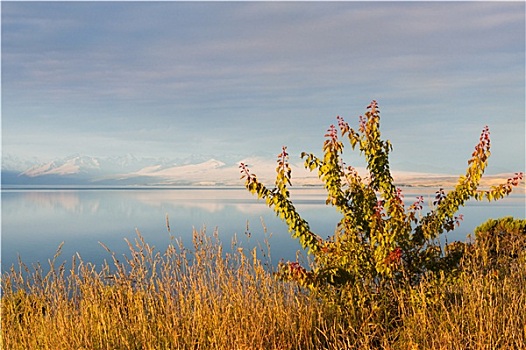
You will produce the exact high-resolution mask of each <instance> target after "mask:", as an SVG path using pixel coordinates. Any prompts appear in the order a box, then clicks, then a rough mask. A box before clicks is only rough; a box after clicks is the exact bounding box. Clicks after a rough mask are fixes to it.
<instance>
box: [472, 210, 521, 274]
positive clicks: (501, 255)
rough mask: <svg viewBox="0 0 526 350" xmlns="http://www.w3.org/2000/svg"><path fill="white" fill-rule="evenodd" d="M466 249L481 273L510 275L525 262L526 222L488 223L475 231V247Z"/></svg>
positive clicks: (500, 221)
mask: <svg viewBox="0 0 526 350" xmlns="http://www.w3.org/2000/svg"><path fill="white" fill-rule="evenodd" d="M469 249H470V250H471V251H472V252H473V253H474V254H476V256H477V262H478V265H479V266H478V267H479V268H482V269H483V271H485V272H491V273H493V274H496V275H501V276H503V275H507V274H509V272H510V269H512V268H514V266H515V265H516V264H517V263H518V262H519V260H522V261H526V220H521V219H514V218H513V217H511V216H508V217H504V218H500V219H489V220H488V221H486V222H485V223H483V224H482V225H480V226H478V227H477V228H476V229H475V243H474V244H473V245H472V246H470V247H469Z"/></svg>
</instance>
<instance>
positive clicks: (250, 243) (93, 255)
mask: <svg viewBox="0 0 526 350" xmlns="http://www.w3.org/2000/svg"><path fill="white" fill-rule="evenodd" d="M434 190H435V189H433V190H431V189H416V188H406V189H404V195H405V199H406V202H407V203H408V205H409V204H411V203H412V202H414V201H415V197H416V196H417V195H424V198H425V199H426V202H427V203H429V202H430V201H432V199H433V197H434ZM291 193H292V199H293V201H294V203H295V205H296V208H297V210H298V211H299V212H300V214H302V216H303V217H304V218H305V219H306V220H307V221H308V222H309V224H310V226H311V228H312V229H313V231H314V232H316V233H317V234H319V235H321V236H322V237H326V236H328V235H331V234H332V233H333V231H334V228H335V224H336V222H337V221H338V220H339V219H340V215H339V214H338V213H337V212H336V210H335V209H334V208H332V207H328V206H326V205H325V191H324V190H323V189H319V188H293V189H292V190H291ZM426 209H427V208H426V207H424V212H426ZM459 213H461V214H463V215H464V221H463V222H462V224H461V226H460V227H459V228H457V229H456V230H455V231H453V232H450V233H448V236H447V238H448V240H449V241H453V240H465V238H466V236H467V234H469V233H471V232H472V231H473V229H474V228H475V227H476V226H478V225H479V224H480V223H482V222H484V221H485V220H487V219H488V218H498V217H502V216H509V215H511V216H514V217H517V218H522V219H524V218H525V196H524V194H522V193H521V194H515V195H512V196H510V197H508V198H506V199H505V200H502V201H499V202H494V203H487V202H474V201H473V202H469V203H468V204H467V206H465V207H464V208H461V210H460V211H459ZM166 215H168V217H169V220H170V228H171V233H170V234H171V235H173V236H175V237H177V238H181V239H182V240H183V242H184V243H185V244H187V245H188V246H190V244H191V241H192V229H193V228H196V229H203V228H206V231H207V232H208V233H213V232H214V230H216V229H217V231H218V233H219V237H220V238H221V240H222V242H223V245H224V246H225V247H230V242H231V240H232V238H233V237H234V236H237V238H238V240H239V241H240V243H241V245H242V246H244V247H247V248H252V247H254V246H256V245H258V244H264V241H265V238H268V240H269V243H270V246H271V255H272V261H273V262H274V263H276V262H278V261H279V260H280V259H281V258H283V259H285V260H295V257H296V252H297V251H298V250H299V249H300V246H299V244H298V243H297V242H296V241H295V240H293V239H291V238H290V235H289V233H288V231H287V227H286V225H285V224H284V223H283V222H281V221H280V220H279V219H278V218H277V217H276V216H275V215H274V214H273V212H272V210H271V209H269V208H268V207H266V205H265V203H264V201H261V200H257V197H256V196H253V195H251V194H250V193H248V192H247V191H246V190H245V189H243V188H175V189H165V188H163V189H61V190H56V189H38V190H36V189H23V190H22V189H3V190H2V231H1V238H2V240H1V243H2V249H1V256H0V262H1V265H2V267H1V268H2V271H5V270H6V269H9V268H10V266H11V265H12V264H15V263H16V262H17V260H18V256H20V257H21V258H22V260H23V261H24V263H26V264H32V263H35V262H40V263H42V264H43V265H44V266H47V261H48V259H49V258H52V257H53V255H54V254H55V252H56V249H57V247H58V246H59V244H60V243H61V242H64V247H63V253H62V255H61V257H60V259H59V261H64V260H66V261H71V257H72V256H73V255H74V254H75V253H76V252H78V253H79V254H80V256H81V257H82V259H83V260H84V261H90V262H93V263H96V264H101V263H102V262H103V261H104V260H105V259H106V260H108V261H110V260H111V256H110V254H109V253H108V252H106V251H105V250H104V249H103V248H102V247H101V245H100V244H99V243H98V242H99V241H100V242H103V243H104V244H105V245H107V246H108V247H109V248H110V249H112V250H113V251H115V252H116V253H117V255H120V256H122V254H125V253H127V252H128V249H127V244H126V242H125V241H124V239H125V238H128V239H130V240H133V239H135V238H136V233H135V232H136V229H138V230H139V231H140V232H141V234H142V235H143V236H144V237H145V240H146V241H147V242H148V243H150V244H151V245H154V246H155V247H156V249H157V250H161V251H162V250H163V249H165V248H166V246H167V245H168V244H169V243H170V238H169V235H170V234H169V233H168V231H167V228H166ZM262 222H263V223H264V226H265V228H264V226H263V224H262ZM247 232H248V233H250V235H247ZM248 236H250V237H248Z"/></svg>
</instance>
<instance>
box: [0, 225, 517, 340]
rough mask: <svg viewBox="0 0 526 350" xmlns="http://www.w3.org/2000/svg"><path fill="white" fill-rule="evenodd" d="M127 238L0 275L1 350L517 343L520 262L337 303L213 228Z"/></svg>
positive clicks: (359, 293)
mask: <svg viewBox="0 0 526 350" xmlns="http://www.w3.org/2000/svg"><path fill="white" fill-rule="evenodd" d="M129 245H130V253H129V254H128V258H127V259H124V260H123V261H119V260H118V259H117V258H116V257H115V256H114V260H113V262H112V263H111V264H106V265H105V266H103V267H102V268H96V267H95V266H93V265H92V264H90V263H87V262H83V261H82V260H81V259H80V258H79V257H75V258H74V259H73V264H72V265H73V268H71V270H68V271H66V270H65V268H64V265H60V266H54V267H53V268H52V269H51V271H50V272H49V273H46V274H44V273H43V271H42V269H40V268H38V267H36V268H27V267H25V266H24V265H23V264H21V265H20V267H19V269H12V270H11V272H10V273H6V274H4V275H3V276H2V293H3V295H2V305H1V309H2V310H1V317H2V319H1V322H2V330H1V336H2V337H1V343H0V347H1V348H2V349H53V350H55V349H523V348H526V292H525V291H524V288H525V287H526V263H525V259H523V258H524V257H522V258H520V259H518V260H517V262H516V264H515V265H514V267H513V268H512V269H510V270H509V273H508V274H507V275H505V276H498V275H495V274H491V273H490V274H486V273H483V272H481V271H479V270H478V269H477V268H476V266H477V264H476V262H474V261H470V260H469V259H468V260H467V261H466V264H467V265H469V264H472V266H471V265H469V266H471V268H469V269H467V271H469V272H465V273H463V274H461V275H460V276H459V277H458V278H457V279H455V280H451V279H447V280H446V279H444V278H442V279H440V278H439V279H436V278H435V279H429V280H426V281H423V282H422V283H421V284H420V285H419V286H417V287H409V286H408V287H406V288H400V287H397V288H394V287H393V288H386V290H385V291H383V292H381V293H380V294H377V295H370V294H368V293H367V292H366V291H365V289H363V288H361V287H360V286H350V287H349V293H350V294H352V297H351V298H350V299H349V300H353V301H354V304H353V305H350V306H349V307H347V308H342V307H338V305H337V303H331V302H329V301H327V299H323V298H319V297H316V296H314V295H310V294H309V293H307V292H305V291H301V290H299V289H298V288H297V287H296V286H295V285H292V284H287V283H284V282H281V281H278V280H276V279H275V278H274V277H273V275H272V273H271V272H270V271H269V267H268V266H267V265H266V263H265V260H264V259H260V258H258V253H259V255H260V256H262V257H263V255H262V254H261V252H260V251H259V250H257V249H254V250H251V251H247V250H246V249H242V248H241V247H237V246H235V247H234V249H233V251H234V253H226V252H224V251H223V248H222V245H221V243H220V242H219V241H218V239H217V236H216V235H212V236H208V235H206V234H205V233H204V232H194V245H193V247H192V248H191V249H187V248H185V247H183V246H182V245H181V244H179V243H177V242H176V241H174V242H173V244H171V245H169V246H168V249H167V250H166V251H165V252H163V253H160V252H155V251H154V250H153V249H152V248H151V247H150V246H149V245H148V244H147V243H146V242H144V241H143V239H142V237H141V236H140V234H139V235H138V238H137V239H136V241H135V242H133V243H130V244H129ZM55 258H56V257H55ZM55 260H56V259H54V260H53V261H55ZM53 261H52V263H53ZM52 265H54V263H53V264H52Z"/></svg>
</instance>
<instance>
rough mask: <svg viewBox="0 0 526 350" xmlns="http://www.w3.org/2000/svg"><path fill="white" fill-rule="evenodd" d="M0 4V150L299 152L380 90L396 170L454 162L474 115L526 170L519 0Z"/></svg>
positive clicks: (221, 155) (508, 160)
mask: <svg viewBox="0 0 526 350" xmlns="http://www.w3.org/2000/svg"><path fill="white" fill-rule="evenodd" d="M1 6H2V153H3V155H10V156H15V157H20V158H22V159H24V158H34V157H37V158H39V159H42V160H51V159H54V158H58V157H64V156H68V155H70V154H73V153H81V154H86V155H92V156H116V155H125V154H127V153H132V154H135V155H137V156H142V157H167V158H185V157H189V156H191V155H205V156H207V157H208V156H210V157H214V158H217V159H220V160H226V161H235V160H240V159H242V158H244V157H249V156H254V155H257V156H263V157H274V156H275V155H276V154H278V153H279V152H280V149H281V146H282V145H287V146H288V147H289V151H290V154H291V159H292V160H299V154H300V153H301V152H302V151H307V152H315V153H318V154H319V153H321V146H322V143H323V134H324V133H325V131H326V129H327V127H328V126H329V125H330V124H331V123H334V122H335V121H336V119H335V117H336V116H337V115H341V116H343V117H345V119H346V120H347V121H348V122H349V123H350V124H351V126H357V124H358V116H359V115H361V114H363V113H364V111H365V107H366V106H367V105H368V104H369V102H370V101H371V100H373V99H376V100H377V101H378V103H379V105H380V109H381V111H382V132H383V135H384V137H385V138H388V139H390V140H391V142H392V143H393V145H394V151H393V153H392V155H391V163H392V166H393V168H394V169H400V170H414V171H422V170H433V169H435V167H436V168H439V169H442V170H443V171H445V172H454V173H457V172H463V171H464V169H465V167H466V162H467V159H468V158H469V157H470V155H471V152H472V151H473V147H474V146H475V144H476V143H477V141H478V137H479V135H480V131H481V130H482V128H483V127H484V125H489V126H490V130H491V136H492V157H491V158H490V166H489V169H488V173H499V172H513V171H524V169H525V3H524V2H508V3H502V2H462V3H456V2H447V3H446V2H408V3H405V2H404V3H402V2H367V3H365V2H331V3H325V2H301V3H298V2H221V3H215V2H183V3H180V2H156V3H146V2H91V3H87V2H84V3H77V2H4V1H2V3H1ZM347 152H350V147H347ZM358 157H359V156H358V155H357V154H352V155H350V154H348V155H347V156H346V159H347V160H348V162H349V163H351V164H353V162H357V163H356V164H358V163H359V162H358V161H357V160H356V159H358Z"/></svg>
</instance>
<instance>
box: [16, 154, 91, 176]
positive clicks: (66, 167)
mask: <svg viewBox="0 0 526 350" xmlns="http://www.w3.org/2000/svg"><path fill="white" fill-rule="evenodd" d="M100 170H101V169H100V163H99V160H98V159H97V158H94V157H88V156H80V155H75V156H72V157H69V158H66V159H63V160H56V161H51V162H48V163H44V164H40V165H35V166H33V167H31V168H29V169H27V170H26V171H24V172H22V173H21V175H23V176H28V177H36V176H44V175H73V174H89V173H93V172H98V171H100Z"/></svg>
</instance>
